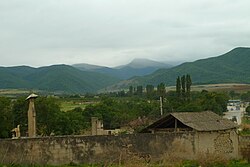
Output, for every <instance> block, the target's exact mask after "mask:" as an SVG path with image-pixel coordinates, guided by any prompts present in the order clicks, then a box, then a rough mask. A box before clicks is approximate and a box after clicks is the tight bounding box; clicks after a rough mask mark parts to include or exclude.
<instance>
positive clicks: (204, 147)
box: [195, 130, 239, 159]
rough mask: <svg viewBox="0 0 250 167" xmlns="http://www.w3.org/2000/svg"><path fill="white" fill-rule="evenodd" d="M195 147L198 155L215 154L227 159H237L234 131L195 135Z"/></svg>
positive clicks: (236, 140)
mask: <svg viewBox="0 0 250 167" xmlns="http://www.w3.org/2000/svg"><path fill="white" fill-rule="evenodd" d="M195 145H196V150H197V151H199V152H200V154H202V153H203V154H212V155H215V154H217V155H218V156H223V157H224V158H228V159H237V158H238V157H239V155H238V152H239V151H238V150H239V148H238V145H239V141H238V134H237V133H236V130H229V131H219V132H200V133H197V134H196V139H195Z"/></svg>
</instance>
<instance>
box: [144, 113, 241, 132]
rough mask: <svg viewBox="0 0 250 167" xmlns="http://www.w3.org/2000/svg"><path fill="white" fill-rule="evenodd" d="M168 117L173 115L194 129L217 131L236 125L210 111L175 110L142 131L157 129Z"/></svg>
mask: <svg viewBox="0 0 250 167" xmlns="http://www.w3.org/2000/svg"><path fill="white" fill-rule="evenodd" d="M170 117H174V118H176V119H177V120H179V121H180V122H182V123H183V124H184V125H186V126H188V127H190V128H192V129H194V130H196V131H219V130H228V129H234V128H236V127H237V125H236V124H235V123H234V122H232V121H230V120H228V119H224V118H222V117H221V116H219V115H217V114H215V113H214V112H212V111H203V112H176V113H170V114H169V115H167V116H165V117H163V118H161V119H159V120H158V121H156V122H154V123H153V124H151V125H149V126H148V127H146V128H145V129H143V130H142V132H146V131H148V130H149V129H157V126H158V125H160V124H163V123H164V122H166V121H168V120H169V118H170Z"/></svg>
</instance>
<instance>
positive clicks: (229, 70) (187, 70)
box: [110, 47, 250, 89]
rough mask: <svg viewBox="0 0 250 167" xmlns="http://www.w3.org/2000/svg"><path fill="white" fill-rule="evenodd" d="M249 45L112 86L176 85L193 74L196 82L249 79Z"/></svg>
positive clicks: (238, 81) (116, 87)
mask: <svg viewBox="0 0 250 167" xmlns="http://www.w3.org/2000/svg"><path fill="white" fill-rule="evenodd" d="M249 62H250V48H244V47H239V48H235V49H233V50H231V51H229V52H227V53H225V54H223V55H220V56H217V57H211V58H207V59H201V60H197V61H194V62H186V63H183V64H181V65H178V66H175V67H173V68H170V69H159V70H157V71H155V72H154V73H152V74H150V75H146V76H141V77H133V78H131V79H129V80H126V81H121V82H120V83H118V84H115V85H113V86H112V87H110V88H111V89H120V88H128V86H129V85H144V86H145V85H147V84H152V85H155V86H156V85H157V84H159V83H161V82H163V83H165V84H166V85H169V86H170V85H175V82H176V78H177V77H178V76H182V75H186V74H190V75H191V77H192V82H193V84H212V83H214V84H215V83H250V65H249Z"/></svg>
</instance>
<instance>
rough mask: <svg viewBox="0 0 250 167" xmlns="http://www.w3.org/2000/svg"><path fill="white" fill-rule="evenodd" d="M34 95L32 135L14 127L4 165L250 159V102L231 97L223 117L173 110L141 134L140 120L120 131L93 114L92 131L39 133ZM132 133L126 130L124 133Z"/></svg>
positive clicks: (3, 150)
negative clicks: (248, 131) (247, 128)
mask: <svg viewBox="0 0 250 167" xmlns="http://www.w3.org/2000/svg"><path fill="white" fill-rule="evenodd" d="M36 98H38V95H36V94H31V95H30V96H28V97H27V98H26V100H27V101H29V109H28V133H27V134H28V136H27V137H26V136H20V127H19V126H18V127H17V128H14V129H13V130H12V132H13V137H12V139H5V140H1V142H0V155H1V157H2V163H5V164H9V163H13V162H18V163H20V164H34V163H35V164H42V165H48V164H50V165H63V164H70V163H74V164H82V163H86V164H96V163H107V164H110V163H111V161H112V163H117V164H121V163H126V161H128V160H131V159H133V160H134V159H136V160H137V161H142V162H143V163H149V162H158V161H160V160H161V159H162V158H163V157H164V158H167V159H169V158H170V159H171V158H174V159H190V160H191V159H199V158H202V157H203V158H206V157H211V156H212V157H219V158H221V159H246V160H248V161H249V158H250V156H249V155H250V154H249V153H250V147H249V144H250V137H249V136H242V135H240V131H241V130H242V129H241V126H240V125H241V123H242V120H243V119H249V116H247V115H246V112H245V108H246V107H247V106H248V105H249V103H241V102H240V100H229V101H228V103H227V110H228V111H227V112H225V114H224V116H223V118H222V117H221V116H219V115H217V114H215V113H214V112H211V111H203V112H173V113H169V114H167V115H165V116H163V117H161V118H160V119H158V120H157V121H155V122H152V123H151V124H149V125H147V126H146V127H145V128H143V129H141V130H140V131H139V132H134V131H133V129H132V128H131V126H136V125H137V124H145V123H146V122H145V118H138V119H137V120H136V121H133V122H131V124H130V125H128V126H127V127H124V128H120V129H105V128H104V126H103V123H102V120H99V119H98V118H97V117H92V118H91V131H90V132H88V133H86V134H85V135H81V136H79V135H78V136H54V135H52V136H48V137H43V136H38V135H37V133H36V129H37V128H36V126H37V125H36V109H35V99H36ZM123 132H126V133H123Z"/></svg>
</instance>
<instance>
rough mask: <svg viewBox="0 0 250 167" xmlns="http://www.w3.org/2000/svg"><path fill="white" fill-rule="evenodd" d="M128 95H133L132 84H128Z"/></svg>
mask: <svg viewBox="0 0 250 167" xmlns="http://www.w3.org/2000/svg"><path fill="white" fill-rule="evenodd" d="M128 93H129V95H133V93H134V88H133V86H129V91H128Z"/></svg>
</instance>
